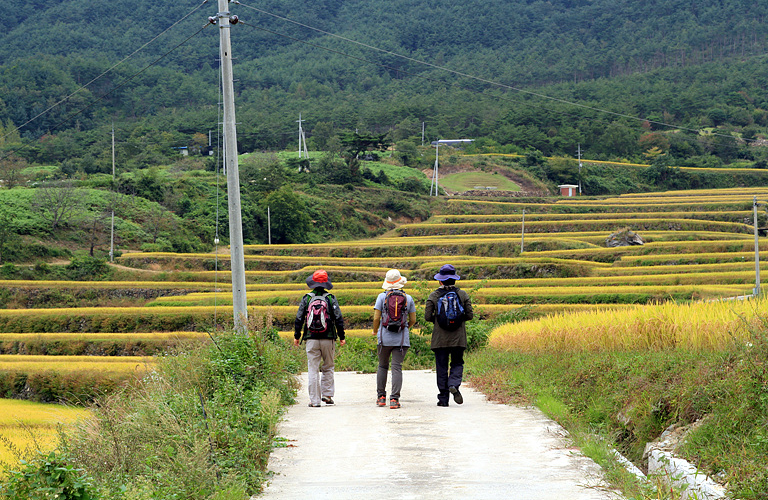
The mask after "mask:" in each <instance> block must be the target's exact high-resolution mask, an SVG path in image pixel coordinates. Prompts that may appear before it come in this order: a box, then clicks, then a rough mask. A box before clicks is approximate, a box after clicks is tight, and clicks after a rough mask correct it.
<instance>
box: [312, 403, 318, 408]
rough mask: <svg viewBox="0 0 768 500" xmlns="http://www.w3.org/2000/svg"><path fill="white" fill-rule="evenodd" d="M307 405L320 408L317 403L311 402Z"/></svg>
mask: <svg viewBox="0 0 768 500" xmlns="http://www.w3.org/2000/svg"><path fill="white" fill-rule="evenodd" d="M309 407H310V408H320V405H319V404H312V403H309Z"/></svg>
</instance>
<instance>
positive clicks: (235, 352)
mask: <svg viewBox="0 0 768 500" xmlns="http://www.w3.org/2000/svg"><path fill="white" fill-rule="evenodd" d="M211 340H212V342H211V343H208V344H206V345H204V346H200V347H193V346H191V345H190V346H189V347H188V348H187V349H185V350H184V351H183V352H180V353H178V354H176V355H175V356H169V357H167V358H164V359H163V360H162V361H161V362H160V364H159V367H158V369H157V371H156V372H154V373H150V374H149V375H147V376H146V377H145V378H144V379H143V380H142V381H141V384H140V386H139V387H137V388H136V389H133V390H127V391H126V392H125V393H124V394H122V395H121V396H120V397H105V398H101V399H100V400H99V402H98V404H97V405H96V407H95V408H94V410H93V411H94V418H93V420H92V421H91V422H89V423H88V424H87V425H84V426H82V427H80V428H79V429H78V430H77V432H75V433H74V434H73V435H70V436H67V438H66V440H65V449H66V450H68V451H69V453H70V454H71V455H72V456H73V457H74V458H75V459H76V460H77V463H78V464H81V465H82V466H83V467H84V468H85V469H86V470H88V472H89V473H90V474H91V475H92V477H93V478H94V482H95V483H96V484H97V485H99V488H101V489H103V490H105V491H109V492H110V496H111V497H114V498H131V499H147V500H149V499H157V498H176V499H190V500H191V499H215V498H222V496H221V495H222V492H225V491H226V492H228V493H227V495H228V498H247V497H248V495H249V494H253V493H256V492H258V491H259V490H260V488H261V486H262V484H263V482H264V481H265V479H266V477H267V471H266V464H267V459H268V456H269V452H270V451H271V449H272V447H273V446H274V443H275V438H276V429H277V423H278V421H279V418H280V415H281V414H282V408H283V406H284V405H286V404H290V403H291V402H292V401H293V396H294V393H295V389H296V386H295V380H294V378H293V374H294V373H295V372H296V371H297V370H298V363H297V362H296V361H295V358H294V357H293V355H292V354H291V353H290V352H289V351H290V348H289V346H288V345H287V343H285V342H284V341H283V340H282V339H280V337H279V336H278V335H277V332H276V331H274V330H272V329H271V328H269V327H268V328H265V329H262V330H261V331H259V332H251V334H250V335H247V334H239V333H220V334H216V335H213V336H212V339H211Z"/></svg>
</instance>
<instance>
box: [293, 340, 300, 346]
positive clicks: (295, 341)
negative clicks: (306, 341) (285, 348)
mask: <svg viewBox="0 0 768 500" xmlns="http://www.w3.org/2000/svg"><path fill="white" fill-rule="evenodd" d="M293 345H295V346H296V347H299V339H293Z"/></svg>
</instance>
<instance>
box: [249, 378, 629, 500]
mask: <svg viewBox="0 0 768 500" xmlns="http://www.w3.org/2000/svg"><path fill="white" fill-rule="evenodd" d="M304 378H306V375H304ZM461 392H462V394H463V396H464V404H462V405H457V404H455V403H454V401H453V400H451V405H450V407H448V408H444V407H438V406H436V403H437V399H436V394H437V390H436V388H435V374H434V373H433V372H430V371H407V372H404V374H403V390H402V397H401V399H400V402H401V404H402V408H400V409H397V410H392V409H390V408H389V406H387V407H384V408H380V407H377V406H376V405H375V399H376V375H375V374H357V373H353V372H341V373H337V374H336V396H335V397H334V400H335V401H336V405H335V406H326V405H325V404H324V405H323V406H322V407H321V408H310V407H308V403H309V399H308V396H307V394H306V388H305V387H304V386H303V385H302V388H301V389H300V390H299V394H298V403H297V404H296V405H294V406H292V407H291V408H290V409H289V411H288V413H287V415H286V417H285V419H284V421H283V422H282V424H281V427H280V436H281V437H283V438H285V439H287V440H288V441H287V444H288V446H287V447H285V448H279V449H277V450H275V451H274V453H273V454H272V457H271V459H270V463H269V469H270V470H271V471H274V473H275V475H274V477H273V478H272V480H271V483H270V484H269V486H268V487H267V488H266V489H265V491H264V493H263V494H261V495H259V496H257V497H254V499H265V500H278V499H279V500H288V499H297V500H298V499H302V500H304V499H308V498H311V499H313V500H314V499H324V498H327V499H334V500H338V499H349V500H352V499H354V500H360V499H366V500H369V499H392V498H403V499H440V500H451V499H478V500H479V499H483V500H488V499H510V498H512V499H515V500H528V499H530V500H548V499H551V500H563V499H568V500H598V499H599V500H603V499H610V498H618V497H617V495H616V494H614V493H612V492H609V491H607V490H606V489H605V488H604V487H603V484H604V483H603V481H602V479H601V477H602V476H601V470H600V468H599V467H598V466H597V465H596V464H595V463H594V462H592V461H591V460H590V459H588V458H586V457H584V456H583V455H581V454H580V453H579V452H578V450H576V449H573V448H569V447H568V446H569V445H568V443H567V440H566V439H564V437H563V431H562V429H561V428H560V427H559V426H558V425H557V424H556V423H555V422H553V421H551V420H549V419H548V418H546V417H545V416H544V415H543V414H541V413H540V412H539V411H537V410H535V409H531V408H522V407H515V406H507V405H500V404H494V403H489V402H487V401H486V400H485V397H484V396H483V394H481V393H479V392H476V391H473V390H472V389H470V388H467V387H462V391H461Z"/></svg>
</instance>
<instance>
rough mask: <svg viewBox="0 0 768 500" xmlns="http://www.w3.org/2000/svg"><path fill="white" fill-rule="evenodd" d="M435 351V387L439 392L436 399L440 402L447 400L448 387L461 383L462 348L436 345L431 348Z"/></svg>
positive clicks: (462, 370) (462, 367) (462, 372)
mask: <svg viewBox="0 0 768 500" xmlns="http://www.w3.org/2000/svg"><path fill="white" fill-rule="evenodd" d="M432 351H434V353H435V371H436V372H437V389H438V390H439V391H440V393H439V394H438V395H437V400H438V401H439V402H441V403H447V402H448V396H449V395H450V392H448V388H449V387H456V388H457V389H458V388H459V386H460V385H461V378H462V376H463V375H464V348H463V347H437V348H435V349H432Z"/></svg>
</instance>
